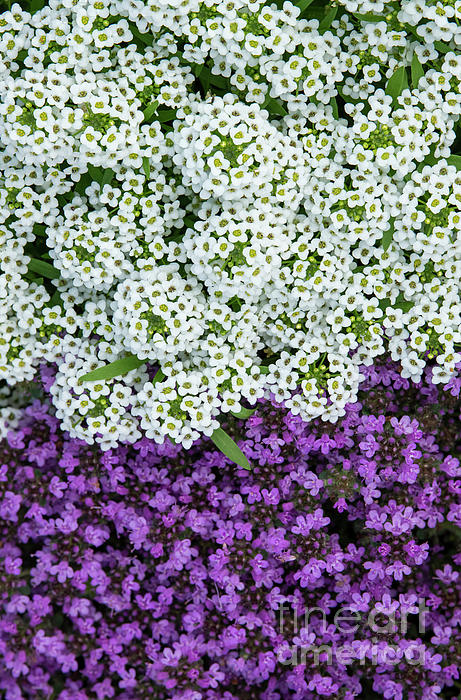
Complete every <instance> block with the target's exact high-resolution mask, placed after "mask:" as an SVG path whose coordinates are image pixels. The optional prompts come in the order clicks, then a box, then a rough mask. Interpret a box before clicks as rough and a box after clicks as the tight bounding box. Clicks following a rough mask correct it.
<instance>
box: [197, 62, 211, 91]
mask: <svg viewBox="0 0 461 700" xmlns="http://www.w3.org/2000/svg"><path fill="white" fill-rule="evenodd" d="M210 75H211V73H210V71H209V69H208V68H204V69H203V70H202V71H201V72H200V75H199V83H200V85H201V86H202V88H203V92H205V93H207V92H208V88H209V87H210Z"/></svg>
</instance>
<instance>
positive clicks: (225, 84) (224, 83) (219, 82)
mask: <svg viewBox="0 0 461 700" xmlns="http://www.w3.org/2000/svg"><path fill="white" fill-rule="evenodd" d="M210 83H211V85H215V86H216V87H218V88H221V90H227V89H228V88H229V81H228V80H226V78H223V77H222V76H220V75H214V74H213V73H210Z"/></svg>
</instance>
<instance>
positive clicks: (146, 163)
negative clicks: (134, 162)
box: [142, 156, 150, 179]
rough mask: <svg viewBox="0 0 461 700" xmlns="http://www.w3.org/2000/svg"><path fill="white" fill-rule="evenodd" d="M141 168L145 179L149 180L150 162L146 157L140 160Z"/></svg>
mask: <svg viewBox="0 0 461 700" xmlns="http://www.w3.org/2000/svg"><path fill="white" fill-rule="evenodd" d="M142 168H143V170H144V172H145V174H146V177H147V179H149V178H150V160H149V158H147V156H144V157H143V159H142Z"/></svg>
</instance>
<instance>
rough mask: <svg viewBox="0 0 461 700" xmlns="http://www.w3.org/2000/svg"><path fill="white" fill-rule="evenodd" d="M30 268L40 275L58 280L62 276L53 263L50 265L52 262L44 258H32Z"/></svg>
mask: <svg viewBox="0 0 461 700" xmlns="http://www.w3.org/2000/svg"><path fill="white" fill-rule="evenodd" d="M28 268H29V270H30V271H31V272H37V273H38V274H39V275H42V276H43V277H47V278H48V279H50V280H56V279H58V278H59V277H60V276H61V275H60V274H59V271H58V270H57V269H56V268H55V267H53V265H50V263H47V262H45V261H44V260H37V258H32V259H31V261H30V263H29V264H28Z"/></svg>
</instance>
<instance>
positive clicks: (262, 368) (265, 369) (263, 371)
mask: <svg viewBox="0 0 461 700" xmlns="http://www.w3.org/2000/svg"><path fill="white" fill-rule="evenodd" d="M259 371H260V372H261V374H269V367H266V365H259Z"/></svg>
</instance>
